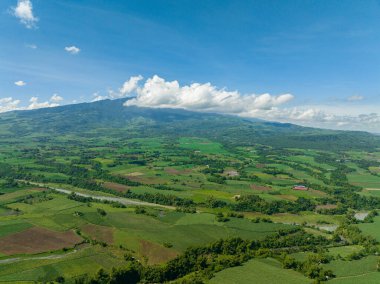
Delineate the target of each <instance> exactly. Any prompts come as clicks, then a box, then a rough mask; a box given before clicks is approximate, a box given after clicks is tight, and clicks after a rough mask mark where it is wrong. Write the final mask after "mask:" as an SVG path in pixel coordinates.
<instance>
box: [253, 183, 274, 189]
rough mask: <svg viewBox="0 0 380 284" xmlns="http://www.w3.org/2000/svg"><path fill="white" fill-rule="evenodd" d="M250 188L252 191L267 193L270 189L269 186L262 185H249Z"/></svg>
mask: <svg viewBox="0 0 380 284" xmlns="http://www.w3.org/2000/svg"><path fill="white" fill-rule="evenodd" d="M251 188H252V189H253V190H260V191H269V190H271V189H272V188H271V187H269V186H264V185H257V184H251Z"/></svg>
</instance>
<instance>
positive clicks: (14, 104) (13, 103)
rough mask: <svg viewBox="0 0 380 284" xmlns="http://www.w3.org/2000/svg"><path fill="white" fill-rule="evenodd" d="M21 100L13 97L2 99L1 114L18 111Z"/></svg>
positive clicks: (0, 103) (0, 99)
mask: <svg viewBox="0 0 380 284" xmlns="http://www.w3.org/2000/svg"><path fill="white" fill-rule="evenodd" d="M19 104H20V100H15V99H13V98H12V97H8V98H0V112H6V111H11V110H16V109H18V108H19Z"/></svg>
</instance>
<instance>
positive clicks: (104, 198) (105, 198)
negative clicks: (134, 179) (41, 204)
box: [29, 182, 175, 209]
mask: <svg viewBox="0 0 380 284" xmlns="http://www.w3.org/2000/svg"><path fill="white" fill-rule="evenodd" d="M29 183H30V184H33V185H37V186H39V187H45V188H49V189H53V190H55V191H57V192H60V193H64V194H71V193H75V194H76V195H79V196H83V197H91V198H93V199H96V200H101V201H112V202H120V203H121V204H124V205H140V206H151V207H161V208H166V209H175V207H173V206H166V205H160V204H156V203H150V202H144V201H138V200H133V199H129V198H125V197H117V196H115V197H112V196H101V195H92V194H88V193H81V192H76V191H72V190H68V189H63V188H56V187H51V186H47V185H45V184H40V183H33V182H29Z"/></svg>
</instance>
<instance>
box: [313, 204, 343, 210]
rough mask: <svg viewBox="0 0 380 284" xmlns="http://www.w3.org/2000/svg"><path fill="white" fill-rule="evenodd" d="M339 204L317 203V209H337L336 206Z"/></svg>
mask: <svg viewBox="0 0 380 284" xmlns="http://www.w3.org/2000/svg"><path fill="white" fill-rule="evenodd" d="M337 207H338V206H337V205H335V204H326V205H317V206H316V207H315V209H317V210H318V209H335V208H337Z"/></svg>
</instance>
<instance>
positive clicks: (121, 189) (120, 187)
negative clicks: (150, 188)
mask: <svg viewBox="0 0 380 284" xmlns="http://www.w3.org/2000/svg"><path fill="white" fill-rule="evenodd" d="M103 186H104V187H105V188H108V189H112V190H115V191H118V192H125V191H127V190H128V189H129V188H130V187H129V186H126V185H123V184H120V183H115V182H105V183H104V184H103Z"/></svg>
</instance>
